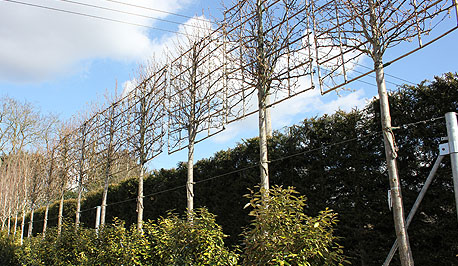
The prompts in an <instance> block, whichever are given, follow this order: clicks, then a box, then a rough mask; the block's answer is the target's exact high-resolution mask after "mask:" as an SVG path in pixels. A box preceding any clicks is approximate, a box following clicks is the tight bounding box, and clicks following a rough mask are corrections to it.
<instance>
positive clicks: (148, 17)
mask: <svg viewBox="0 0 458 266" xmlns="http://www.w3.org/2000/svg"><path fill="white" fill-rule="evenodd" d="M56 1H60V2H66V3H70V4H75V5H81V6H86V7H92V8H96V9H102V10H107V11H112V12H117V13H121V14H126V15H131V16H137V17H142V18H147V19H152V20H157V21H162V22H167V23H173V24H177V25H182V24H183V23H182V22H177V21H173V20H168V19H163V18H159V17H153V16H148V15H142V14H138V13H134V12H129V11H124V10H119V9H114V8H110V7H104V6H97V5H93V4H87V3H82V2H78V1H72V0H56ZM190 19H193V18H192V17H190ZM199 20H202V19H199ZM202 21H205V20H202ZM186 26H189V27H194V28H200V29H207V28H205V27H202V26H198V25H194V24H186Z"/></svg>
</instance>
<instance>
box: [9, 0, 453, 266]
mask: <svg viewBox="0 0 458 266" xmlns="http://www.w3.org/2000/svg"><path fill="white" fill-rule="evenodd" d="M453 7H454V3H449V2H448V1H419V2H418V3H417V2H415V1H414V2H412V3H411V2H409V3H407V2H404V1H401V2H398V1H385V2H377V1H372V0H369V1H366V2H361V3H357V4H356V3H353V2H352V1H337V0H336V1H331V2H321V1H310V2H309V1H305V2H304V1H261V0H257V1H255V2H254V1H251V2H250V1H235V2H234V3H233V5H232V7H230V8H228V9H227V10H226V11H225V12H224V18H223V19H222V20H221V21H220V23H218V25H217V26H216V27H213V24H212V23H211V22H209V21H208V20H206V19H204V18H202V17H199V18H195V19H193V20H192V21H190V22H189V23H188V24H187V25H185V26H184V27H183V30H182V31H181V32H180V34H179V35H178V37H177V39H176V41H175V45H174V46H173V47H171V48H170V50H169V51H168V52H167V56H165V57H164V58H158V59H153V60H151V61H150V62H149V63H148V64H147V66H145V67H142V68H140V70H139V73H138V75H137V78H136V82H135V83H134V86H133V87H132V88H129V89H125V90H124V93H123V94H122V95H117V94H114V95H112V96H107V98H106V99H107V101H106V103H105V104H103V105H101V106H103V107H93V108H90V110H88V111H87V112H85V113H84V114H81V115H79V116H78V117H77V118H75V119H74V120H73V121H72V122H67V123H65V125H59V126H57V124H56V123H55V122H54V120H55V119H54V120H53V121H42V122H41V123H38V124H40V126H41V127H43V128H44V129H43V128H41V129H40V126H37V127H36V132H35V133H33V134H32V133H31V136H32V137H30V138H35V139H36V140H37V142H36V143H40V144H37V145H35V146H37V147H36V148H32V146H33V145H34V144H35V142H32V141H30V142H28V140H29V138H26V136H27V135H26V134H24V132H25V131H26V129H27V126H28V124H26V125H24V127H25V128H22V127H21V128H20V129H19V130H17V129H16V128H14V126H13V128H12V129H10V128H9V121H6V122H4V123H3V124H2V127H4V128H5V132H6V131H7V130H10V131H12V132H13V133H12V134H13V135H14V134H17V135H18V136H19V137H18V138H17V139H15V138H8V143H7V144H5V145H4V146H5V147H8V148H9V150H8V151H7V152H3V164H2V166H3V167H2V175H3V176H5V178H2V184H3V185H2V188H1V189H2V191H1V192H2V194H1V198H2V199H1V200H2V202H1V203H2V221H3V226H5V224H6V225H8V228H10V224H11V217H14V219H13V220H14V223H16V222H17V221H18V219H17V218H16V216H17V215H18V214H19V213H22V215H23V216H24V215H25V213H26V209H28V210H30V211H31V213H33V209H35V208H36V207H37V206H38V205H40V204H44V205H47V204H49V202H50V200H51V199H52V198H59V199H60V200H61V202H63V199H64V196H65V191H66V190H67V189H69V188H72V189H74V190H75V191H76V193H77V205H76V213H75V224H76V227H78V225H79V223H80V213H81V199H82V197H83V194H84V192H85V191H87V190H88V189H90V187H91V186H94V184H98V185H101V186H103V188H104V190H103V197H102V202H101V204H100V205H101V220H100V221H101V224H102V225H103V224H104V223H105V222H106V219H105V217H106V206H107V202H108V197H107V196H108V186H109V183H110V182H111V181H112V180H113V179H114V178H115V177H116V176H123V175H129V173H132V174H133V173H135V174H138V179H139V182H138V196H137V206H136V210H137V215H138V218H137V227H138V229H139V230H141V229H142V221H143V209H144V206H143V198H144V191H143V179H144V176H145V172H146V164H147V163H148V161H150V160H152V159H154V158H155V157H156V156H157V155H159V154H160V153H161V152H162V151H163V150H165V148H166V147H167V148H168V152H169V153H172V152H175V151H177V150H180V149H184V148H187V150H188V158H187V169H188V174H187V181H186V191H187V210H188V212H189V213H188V219H189V220H190V221H192V210H193V206H194V183H195V182H194V179H193V160H194V145H195V143H197V142H199V141H201V140H204V139H205V138H207V137H210V136H212V135H214V134H216V133H218V132H219V131H221V130H223V129H224V125H225V124H227V123H231V122H234V121H237V120H239V119H242V118H244V117H246V116H248V115H250V114H254V113H256V112H257V113H258V115H259V137H260V141H259V147H260V148H259V150H260V160H259V166H260V174H261V179H260V180H261V181H260V184H261V187H262V189H263V191H265V192H267V191H268V189H269V168H268V154H267V150H268V149H267V139H268V137H269V136H270V135H271V122H270V114H269V107H271V106H272V105H274V104H276V103H279V102H282V101H284V100H287V99H289V98H291V97H294V96H295V95H297V94H299V93H303V92H305V91H307V90H309V89H313V88H314V87H315V83H317V84H318V85H319V87H320V88H322V89H323V88H325V87H326V86H327V87H328V90H327V91H330V90H333V89H336V88H338V87H340V86H342V85H343V84H347V83H348V82H351V79H348V72H350V71H351V69H352V68H354V67H355V66H356V65H357V63H358V60H359V59H360V58H361V57H362V56H369V57H370V58H372V59H373V62H374V71H375V72H376V81H377V85H378V88H379V96H380V99H381V102H382V104H381V113H382V117H383V119H382V120H381V123H382V128H383V129H384V130H385V131H386V132H385V133H384V134H383V138H384V141H385V149H386V160H387V165H388V169H389V171H388V172H389V176H390V178H389V180H390V182H391V183H390V186H391V188H392V190H391V191H392V192H391V193H392V194H393V195H392V196H393V199H395V200H394V202H393V204H394V205H395V208H394V210H395V211H394V218H395V228H396V233H397V235H398V238H399V241H400V250H401V252H400V254H401V257H402V262H403V265H409V264H411V263H412V260H411V258H410V257H411V255H410V251H409V249H410V248H409V244H408V237H407V234H406V229H405V225H404V220H405V219H404V214H403V206H402V197H401V192H400V190H399V189H398V188H399V187H400V185H399V184H400V181H399V177H398V174H397V169H396V152H395V151H394V150H392V149H391V147H395V146H396V144H395V143H394V137H393V133H392V127H391V122H390V121H391V117H390V111H389V107H388V98H387V92H386V86H385V81H384V75H383V67H384V60H383V55H384V53H385V51H386V50H387V49H388V48H390V47H392V46H395V45H396V44H399V43H402V42H404V41H407V40H410V39H411V38H414V37H418V40H419V44H420V47H421V46H422V43H421V42H422V39H421V38H422V36H423V35H424V34H427V33H430V28H429V27H428V26H427V25H429V23H430V22H431V21H433V20H434V19H436V18H438V17H439V16H440V15H441V14H442V13H444V12H445V11H449V10H450V9H451V8H453ZM327 91H324V90H322V92H323V93H325V92H327ZM255 94H257V99H255V98H256V97H254V95H255ZM27 105H28V104H25V105H24V106H27ZM254 105H257V106H256V107H254ZM26 118H28V116H26V115H24V119H26ZM40 119H41V118H40ZM47 119H48V118H47ZM49 119H51V118H49ZM49 119H48V120H49ZM35 120H37V121H38V120H39V119H38V118H37V119H35ZM51 120H52V119H51ZM2 122H3V121H2ZM53 128H54V129H53ZM2 132H3V131H2ZM5 134H6V133H5ZM5 151H6V150H5ZM17 158H21V159H20V160H19V159H17ZM126 173H127V174H126ZM14 178H18V179H20V181H18V182H11V180H12V179H14ZM10 179H11V180H10ZM6 180H9V181H8V182H7V181H6ZM60 213H62V212H61V211H60ZM22 220H24V219H22ZM30 220H31V223H30V229H29V231H30V232H31V230H32V229H31V226H32V224H33V222H32V221H33V217H30ZM44 222H46V218H45V221H44ZM61 223H62V215H61V214H60V215H59V223H58V226H59V227H60V225H61ZM23 227H24V226H23ZM14 228H16V227H15V226H14ZM44 228H46V226H44Z"/></svg>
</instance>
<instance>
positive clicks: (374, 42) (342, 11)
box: [307, 0, 448, 265]
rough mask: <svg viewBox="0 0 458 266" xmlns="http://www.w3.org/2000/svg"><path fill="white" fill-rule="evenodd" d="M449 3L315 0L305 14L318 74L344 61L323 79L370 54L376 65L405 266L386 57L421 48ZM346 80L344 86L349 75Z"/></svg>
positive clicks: (407, 257) (409, 256) (408, 260)
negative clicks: (414, 44) (412, 44)
mask: <svg viewBox="0 0 458 266" xmlns="http://www.w3.org/2000/svg"><path fill="white" fill-rule="evenodd" d="M446 2H447V1H430V0H421V1H396V0H393V1H377V0H367V1H347V0H339V1H337V0H336V1H332V2H330V3H321V2H319V1H316V2H313V3H312V4H311V5H310V6H309V7H308V12H307V15H311V17H312V18H311V19H312V21H313V31H314V48H315V51H316V53H317V56H316V58H317V60H316V61H317V67H318V72H320V67H322V64H323V62H326V61H329V60H330V59H329V58H340V60H338V61H337V64H335V66H331V67H329V68H327V69H325V70H326V71H327V72H328V73H327V74H325V75H324V77H331V76H332V75H333V74H335V73H336V74H345V68H346V65H347V64H348V63H349V62H350V61H351V59H353V58H356V57H357V56H359V55H367V56H369V57H370V58H371V59H372V60H373V62H374V71H375V73H376V81H377V87H378V95H379V98H380V111H381V126H382V130H383V140H384V144H385V155H386V163H387V170H388V176H389V181H390V188H391V198H392V201H393V217H394V223H395V229H396V235H397V240H398V242H399V244H400V257H401V263H402V265H413V258H412V253H411V250H410V244H409V239H408V234H407V229H406V225H405V218H404V217H405V215H404V207H403V202H402V195H401V184H400V179H399V173H398V169H397V165H396V157H397V148H396V147H397V146H396V143H395V140H394V133H393V130H392V129H393V127H392V125H391V116H390V108H389V102H388V93H387V89H386V85H385V77H384V62H383V55H384V54H385V52H386V51H387V49H389V48H391V47H393V46H395V45H397V44H400V43H402V42H406V41H409V40H411V39H412V38H418V41H419V45H420V47H421V45H422V44H421V35H422V34H428V33H429V31H430V28H429V26H428V25H429V23H430V22H431V20H432V19H433V18H435V17H437V16H438V15H439V14H440V13H442V12H443V11H446V10H447V8H448V6H447V3H446ZM307 21H308V18H307ZM309 45H310V46H313V45H312V44H309ZM323 48H328V49H327V50H328V51H330V50H332V49H334V51H336V50H337V51H336V52H335V53H332V52H330V53H328V54H327V55H325V56H323V55H320V54H319V53H320V52H322V51H323ZM326 57H328V58H326ZM334 62H336V61H334ZM321 70H323V68H322V69H321ZM338 70H341V71H338ZM342 72H343V73H342ZM344 78H345V81H344V82H346V77H344ZM323 80H324V78H323V77H320V82H323Z"/></svg>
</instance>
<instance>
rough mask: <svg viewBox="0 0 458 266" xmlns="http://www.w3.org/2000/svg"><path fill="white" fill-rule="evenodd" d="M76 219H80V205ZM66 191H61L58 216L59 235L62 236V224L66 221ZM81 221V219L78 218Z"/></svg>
mask: <svg viewBox="0 0 458 266" xmlns="http://www.w3.org/2000/svg"><path fill="white" fill-rule="evenodd" d="M76 209H77V210H76V217H77V218H78V214H79V209H78V205H77V208H76ZM63 216H64V191H61V194H60V202H59V214H58V218H57V235H58V236H60V234H61V233H62V222H63V219H64V217H63ZM78 220H79V218H78ZM77 225H78V223H77Z"/></svg>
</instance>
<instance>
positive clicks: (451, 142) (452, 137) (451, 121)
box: [445, 112, 458, 215]
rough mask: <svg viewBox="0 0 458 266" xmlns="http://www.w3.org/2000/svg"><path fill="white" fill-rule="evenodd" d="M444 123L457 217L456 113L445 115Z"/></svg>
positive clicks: (457, 162)
mask: <svg viewBox="0 0 458 266" xmlns="http://www.w3.org/2000/svg"><path fill="white" fill-rule="evenodd" d="M445 123H446V125H447V135H448V147H449V152H450V163H451V164H452V173H453V188H454V191H455V202H456V208H457V215H458V123H457V120H456V113H455V112H449V113H446V114H445Z"/></svg>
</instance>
